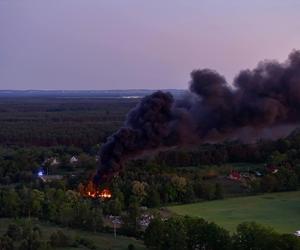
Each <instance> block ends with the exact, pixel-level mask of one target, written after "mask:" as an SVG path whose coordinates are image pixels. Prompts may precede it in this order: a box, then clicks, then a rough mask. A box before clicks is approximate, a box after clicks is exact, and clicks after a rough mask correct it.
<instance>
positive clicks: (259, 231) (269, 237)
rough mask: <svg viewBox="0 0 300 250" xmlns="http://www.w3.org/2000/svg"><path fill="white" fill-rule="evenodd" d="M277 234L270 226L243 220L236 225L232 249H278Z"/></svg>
mask: <svg viewBox="0 0 300 250" xmlns="http://www.w3.org/2000/svg"><path fill="white" fill-rule="evenodd" d="M277 238H278V234H277V233H275V232H274V231H273V229H272V228H269V227H264V226H262V225H259V224H257V223H255V222H245V223H242V224H240V225H238V227H237V230H236V234H235V235H234V236H233V249H234V250H270V249H274V250H275V249H278V250H279V248H277V247H278V246H277V243H276V239H277Z"/></svg>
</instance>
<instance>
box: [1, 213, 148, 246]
mask: <svg viewBox="0 0 300 250" xmlns="http://www.w3.org/2000/svg"><path fill="white" fill-rule="evenodd" d="M11 223H15V221H14V220H13V219H7V218H4V219H3V218H2V219H0V235H3V234H4V233H5V232H6V229H7V226H8V225H9V224H11ZM36 224H38V226H39V227H40V228H41V230H42V233H43V238H44V240H48V239H49V237H50V235H51V234H52V233H53V232H55V231H57V230H59V229H60V230H63V232H64V233H65V234H66V235H68V236H69V237H70V238H73V239H74V238H75V237H76V236H78V237H81V238H86V239H90V240H92V241H93V242H94V243H95V245H96V246H97V249H98V250H108V249H109V250H126V249H128V245H129V244H133V245H134V246H135V247H136V249H137V250H144V249H145V247H144V245H143V243H142V242H141V241H139V240H136V239H134V238H130V237H124V236H117V238H116V239H115V238H114V236H113V235H112V234H107V233H91V232H87V231H82V230H74V229H69V228H62V227H59V226H56V225H53V224H48V223H43V222H39V221H37V223H36ZM59 249H60V250H86V249H87V248H85V247H83V246H80V247H77V248H74V247H68V248H59Z"/></svg>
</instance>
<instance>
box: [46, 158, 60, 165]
mask: <svg viewBox="0 0 300 250" xmlns="http://www.w3.org/2000/svg"><path fill="white" fill-rule="evenodd" d="M47 163H48V164H49V165H50V166H57V165H59V164H60V162H59V160H58V159H57V158H56V157H51V158H47V159H46V160H45V161H44V162H43V165H45V164H47Z"/></svg>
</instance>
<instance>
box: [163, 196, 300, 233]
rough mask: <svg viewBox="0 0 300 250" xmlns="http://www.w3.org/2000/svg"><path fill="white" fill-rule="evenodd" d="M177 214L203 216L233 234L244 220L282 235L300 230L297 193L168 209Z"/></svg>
mask: <svg viewBox="0 0 300 250" xmlns="http://www.w3.org/2000/svg"><path fill="white" fill-rule="evenodd" d="M168 209H169V210H170V211H171V212H173V213H176V214H180V215H189V216H197V217H202V218H204V219H206V220H208V221H213V222H215V223H217V224H219V225H221V226H223V227H224V228H226V229H228V230H230V231H231V232H234V231H235V229H236V226H237V225H238V224H239V223H241V222H245V221H256V222H258V223H261V224H263V225H267V226H271V227H273V228H274V229H275V230H276V231H278V232H281V233H293V232H295V231H296V230H299V229H300V191H297V192H284V193H272V194H264V195H258V196H248V197H239V198H230V199H225V200H217V201H209V202H201V203H194V204H188V205H179V206H171V207H168Z"/></svg>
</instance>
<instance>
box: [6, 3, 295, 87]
mask: <svg viewBox="0 0 300 250" xmlns="http://www.w3.org/2000/svg"><path fill="white" fill-rule="evenodd" d="M299 11H300V1H299V0H284V1H283V0H263V1H262V0H251V1H243V0H232V1H229V0H166V1H158V0H151V1H143V0H106V1H105V0H0V89H74V90H75V89H76V90H77V89H136V88H138V89H141V88H147V89H166V88H180V89H181V88H187V86H188V84H187V83H188V81H189V74H190V72H191V71H192V70H193V69H198V68H212V69H216V70H217V71H219V72H220V73H221V74H223V75H224V76H226V78H227V79H228V82H231V81H232V79H233V77H234V76H235V75H236V74H237V73H238V72H239V70H241V69H245V68H253V67H254V66H255V65H256V64H257V62H258V61H260V60H262V59H276V60H280V61H284V60H285V59H286V57H287V56H288V54H289V53H290V52H291V51H292V50H293V49H300V15H299Z"/></svg>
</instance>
